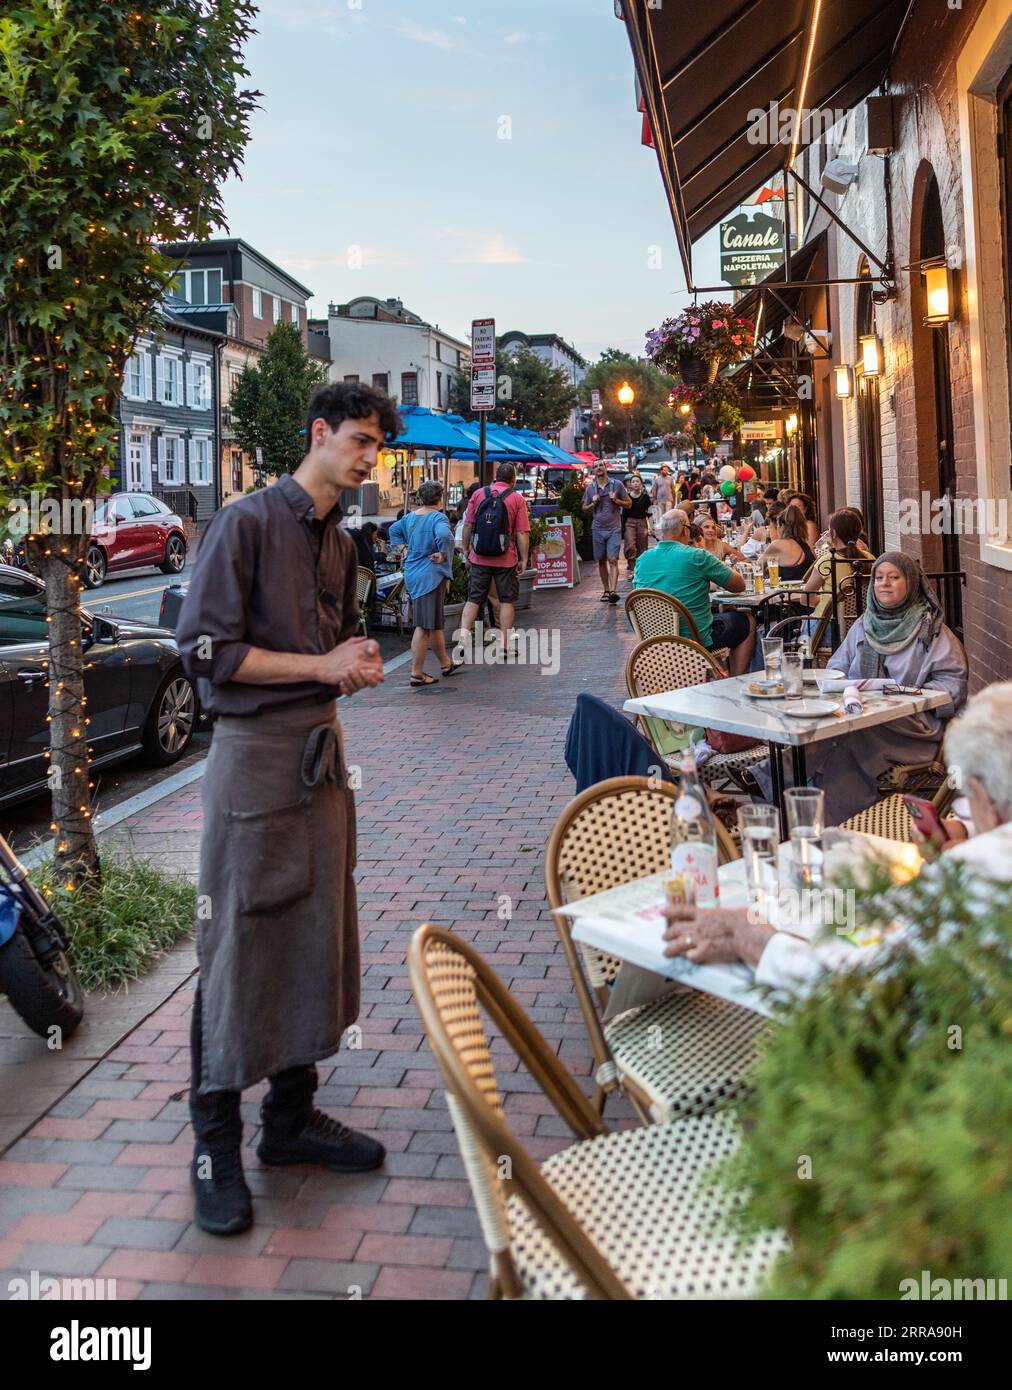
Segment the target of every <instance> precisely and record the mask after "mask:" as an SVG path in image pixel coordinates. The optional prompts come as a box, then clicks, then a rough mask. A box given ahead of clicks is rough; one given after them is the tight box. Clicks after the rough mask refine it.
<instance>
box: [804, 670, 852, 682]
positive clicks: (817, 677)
mask: <svg viewBox="0 0 1012 1390" xmlns="http://www.w3.org/2000/svg"><path fill="white" fill-rule="evenodd" d="M804 677H805V684H806V685H821V684H822V683H823V681H844V680H846V679H847V677H846V676H845V675H844V673H843V672H842V671H831V670H830V669H829V668H828V667H827V668H826V669H825V670H822V669H821V668H820V669H818V670H815V671H812V670H806V671H805V672H804Z"/></svg>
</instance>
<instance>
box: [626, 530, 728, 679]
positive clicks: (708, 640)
mask: <svg viewBox="0 0 1012 1390" xmlns="http://www.w3.org/2000/svg"><path fill="white" fill-rule="evenodd" d="M657 534H658V537H659V540H660V544H659V545H656V546H655V547H654V548H653V550H646V551H644V552H643V554H642V555H641V556H640V558H639V559H638V560H637V561H636V572H635V574H634V576H633V588H634V589H663V591H664V592H665V593H666V594H671V596H672V597H673V598H676V599H678V600H679V602H680V603H684V604H685V607H686V608H687V609H688V610H689V612H690V613H691V614H692V617H693V619H694V621H695V624H696V626H697V627H698V628H699V635H700V636H701V637H702V639H703V645H704V646H705V647H706V648H707V650H708V651H714V650H719V648H721V647H727V648H729V649H730V653H731V657H730V666H729V669H730V672H731V675H732V676H741V675H744V674H745V672H746V671H747V670H748V668H749V665H750V663H751V661H752V656H753V654H754V652H755V623H754V622H753V621H752V618H751V617H750V616H749V615H748V614H747V613H740V612H727V613H711V611H710V585H711V583H712V584H718V585H719V586H720V587H721V588H722V589H727V590H728V591H729V592H730V593H732V594H740V593H741V592H742V591H743V589H744V588H745V581H744V579H742V577H741V575H740V574H738V572H737V571H736V570H732V569H728V567H727V565H723V564H721V562H720V561H719V560H718V559H717V558H716V556H714V555H711V554H710V552H709V551H708V550H702V549H697V548H696V547H695V546H693V545H690V544H689V520H688V517H687V516H686V515H685V513H684V512H683V511H681V509H680V508H677V507H676V508H675V510H674V511H670V512H665V513H664V515H663V516H662V517H661V519H660V522H659V523H658V527H657ZM682 635H683V636H688V635H689V634H688V633H683V634H682Z"/></svg>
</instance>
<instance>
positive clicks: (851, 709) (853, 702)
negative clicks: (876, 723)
mask: <svg viewBox="0 0 1012 1390" xmlns="http://www.w3.org/2000/svg"><path fill="white" fill-rule="evenodd" d="M843 708H844V709H845V710H846V711H847V713H848V714H860V713H861V712H862V711H863V710H864V700H863V699H862V698H861V692H860V690H858V688H857V686H856V685H848V686H847V689H846V690H845V691H844V692H843Z"/></svg>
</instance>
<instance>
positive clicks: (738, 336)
mask: <svg viewBox="0 0 1012 1390" xmlns="http://www.w3.org/2000/svg"><path fill="white" fill-rule="evenodd" d="M731 342H732V343H734V344H735V346H736V347H741V334H740V333H732V334H731Z"/></svg>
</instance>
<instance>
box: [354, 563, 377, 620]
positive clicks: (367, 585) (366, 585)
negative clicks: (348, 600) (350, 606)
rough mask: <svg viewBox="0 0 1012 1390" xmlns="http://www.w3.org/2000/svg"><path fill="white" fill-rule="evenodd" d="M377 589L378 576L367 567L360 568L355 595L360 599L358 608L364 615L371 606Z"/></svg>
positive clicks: (360, 566) (361, 566)
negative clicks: (371, 600)
mask: <svg viewBox="0 0 1012 1390" xmlns="http://www.w3.org/2000/svg"><path fill="white" fill-rule="evenodd" d="M375 588H376V575H375V574H374V573H373V571H372V570H371V569H369V568H367V566H365V565H359V567H358V582H357V585H356V588H355V595H356V597H357V599H358V606H359V608H361V610H362V612H363V613H364V612H365V611H366V609H367V608H368V606H369V600H370V599H371V598H372V596H373V591H374V590H375Z"/></svg>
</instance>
